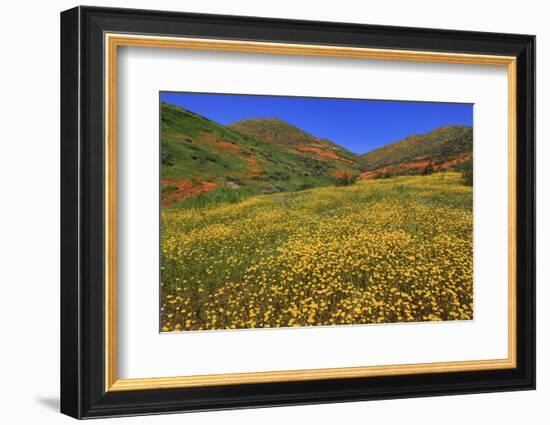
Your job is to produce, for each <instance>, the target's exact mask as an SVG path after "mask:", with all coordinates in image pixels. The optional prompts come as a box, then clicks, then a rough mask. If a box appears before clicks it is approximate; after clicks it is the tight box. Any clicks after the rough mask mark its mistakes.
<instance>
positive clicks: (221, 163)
mask: <svg viewBox="0 0 550 425" xmlns="http://www.w3.org/2000/svg"><path fill="white" fill-rule="evenodd" d="M250 121H265V122H263V123H262V124H263V126H262V127H261V128H262V129H267V130H266V131H265V133H264V134H265V135H264V136H262V135H261V134H258V135H257V136H256V135H253V134H252V132H245V131H244V130H243V129H242V128H241V129H240V131H239V132H237V131H235V128H236V127H239V126H237V125H236V124H234V125H231V126H228V127H225V126H222V125H220V124H218V123H216V122H214V121H211V120H209V119H207V118H205V117H203V116H200V115H198V114H195V113H193V112H191V111H188V110H185V109H183V108H181V107H178V106H174V105H170V104H167V103H162V104H161V163H162V167H161V185H162V195H161V196H162V203H163V204H164V205H167V204H170V203H173V202H176V201H180V200H183V199H185V198H187V197H189V196H190V195H197V194H201V193H204V192H211V191H213V192H215V191H218V192H219V191H220V190H225V192H227V191H228V190H230V191H231V192H233V193H236V194H238V195H239V196H241V195H242V196H249V195H252V194H262V193H263V194H266V193H275V192H285V191H293V190H300V189H306V188H310V187H319V186H327V185H330V184H333V183H334V180H335V176H336V175H338V172H341V171H342V170H346V171H347V172H350V173H354V174H358V173H359V161H360V159H359V157H357V156H356V155H354V154H352V153H351V152H349V151H346V150H345V149H343V148H340V147H338V146H337V145H335V144H333V143H332V142H329V141H325V140H321V139H317V138H314V137H313V136H311V135H309V134H307V133H305V132H303V131H301V130H299V129H297V128H296V127H293V126H291V125H289V124H286V123H283V122H282V121H278V120H250ZM241 124H242V123H241ZM249 124H250V123H249ZM269 124H271V125H272V128H271V129H270V130H269ZM241 127H242V126H241ZM248 128H250V126H248ZM283 129H284V131H283ZM247 133H250V134H247ZM268 134H274V135H277V136H276V137H274V138H277V140H279V139H278V137H280V135H282V134H286V136H287V139H285V140H286V144H283V143H278V142H277V143H274V142H273V141H272V140H273V139H274V138H269V137H267V135H268Z"/></svg>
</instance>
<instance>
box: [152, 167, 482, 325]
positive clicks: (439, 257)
mask: <svg viewBox="0 0 550 425" xmlns="http://www.w3.org/2000/svg"><path fill="white" fill-rule="evenodd" d="M161 223H162V229H161V232H162V238H161V240H162V246H161V250H162V252H161V329H162V331H165V332H166V331H181V330H200V329H203V330H204V329H239V328H267V327H290V326H314V325H338V324H367V323H387V322H412V321H434V320H469V319H472V318H473V280H472V271H473V256H472V243H473V242H472V232H473V227H472V188H471V187H468V186H464V185H462V184H461V181H460V175H459V174H458V173H445V174H433V175H429V176H414V177H396V178H390V179H379V180H366V181H360V182H358V183H357V184H356V185H353V186H348V187H323V188H316V189H310V190H305V191H301V192H291V193H277V194H271V195H261V196H255V197H252V198H248V199H246V200H243V201H240V202H236V203H226V204H215V205H211V206H205V207H202V208H200V209H197V208H187V209H183V208H176V207H173V208H163V209H162V211H161Z"/></svg>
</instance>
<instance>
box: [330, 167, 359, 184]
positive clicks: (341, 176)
mask: <svg viewBox="0 0 550 425" xmlns="http://www.w3.org/2000/svg"><path fill="white" fill-rule="evenodd" d="M356 181H357V176H356V175H355V174H353V173H352V172H351V171H348V170H336V172H335V173H334V185H335V186H350V185H352V184H354V183H355V182H356Z"/></svg>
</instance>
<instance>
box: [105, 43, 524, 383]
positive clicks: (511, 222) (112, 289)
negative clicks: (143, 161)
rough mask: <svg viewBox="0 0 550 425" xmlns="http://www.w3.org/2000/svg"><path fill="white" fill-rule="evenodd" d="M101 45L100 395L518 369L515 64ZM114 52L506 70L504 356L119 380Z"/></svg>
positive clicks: (276, 49) (368, 53) (408, 55)
mask: <svg viewBox="0 0 550 425" xmlns="http://www.w3.org/2000/svg"><path fill="white" fill-rule="evenodd" d="M104 43H105V44H104V45H105V81H106V83H105V88H104V89H105V135H104V136H105V140H104V143H105V376H104V378H105V391H132V390H149V389H161V388H178V387H200V386H214V385H235V384H252V383H268V382H285V381H308V380H320V379H337V378H354V377H374V376H389V375H410V374H416V373H444V372H459V371H482V370H496V369H510V368H515V367H516V252H517V245H516V202H517V201H516V199H517V197H516V143H517V142H516V85H517V76H516V58H515V57H513V56H492V55H477V54H460V53H443V52H424V51H410V50H391V49H370V48H357V47H339V46H326V45H306V44H286V43H267V42H255V41H235V40H212V39H197V38H179V37H158V36H145V35H127V34H115V33H106V34H105V39H104ZM120 46H132V47H149V48H170V49H190V50H209V51H230V52H249V53H263V54H282V55H302V56H325V57H327V56H328V57H342V58H355V59H376V60H398V61H405V62H434V63H451V64H470V65H494V66H504V67H507V71H508V357H507V358H506V359H495V360H471V361H455V362H437V363H419V364H398V365H383V366H362V367H343V368H327V369H306V370H287V371H271V372H251V373H250V372H248V373H230V374H215V375H193V376H175V377H164V378H139V379H118V378H117V372H116V363H117V351H116V346H117V338H116V335H117V324H116V264H117V256H116V246H117V243H116V234H117V230H116V208H117V205H116V199H117V198H116V187H117V182H116V163H117V159H116V135H117V132H116V127H117V126H116V123H117V119H116V116H117V115H116V114H117V111H116V106H117V89H116V88H117V48H118V47H120Z"/></svg>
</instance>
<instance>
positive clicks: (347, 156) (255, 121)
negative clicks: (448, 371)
mask: <svg viewBox="0 0 550 425" xmlns="http://www.w3.org/2000/svg"><path fill="white" fill-rule="evenodd" d="M228 128H230V129H231V130H234V131H237V132H238V133H241V134H244V135H247V136H250V137H253V138H255V139H257V140H262V141H264V142H267V143H270V144H273V145H277V146H284V147H287V148H290V149H294V150H297V151H299V152H302V153H310V154H313V155H311V156H312V157H320V158H322V159H324V160H325V161H326V160H328V161H329V162H331V161H333V162H336V163H338V162H340V163H347V164H348V165H351V166H352V167H358V166H359V165H360V163H361V158H359V156H358V155H356V154H354V153H353V152H350V151H348V150H347V149H345V148H343V147H342V146H339V145H337V144H336V143H334V142H331V141H330V140H328V139H323V138H318V137H315V136H312V135H311V134H309V133H306V132H305V131H303V130H301V129H300V128H298V127H296V126H294V125H292V124H289V123H287V122H285V121H282V120H280V119H277V118H251V119H245V120H240V121H237V122H234V123H233V124H230V125H229V126H228ZM336 165H337V164H336Z"/></svg>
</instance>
